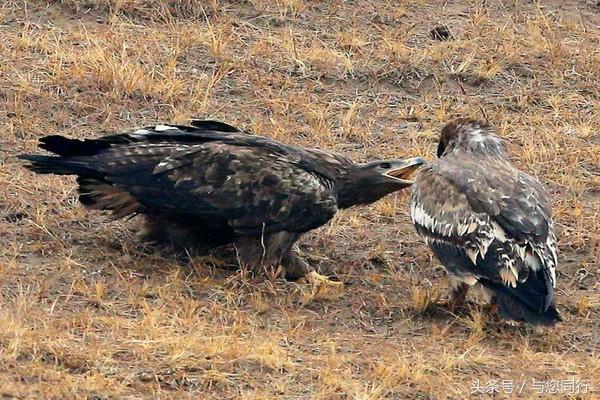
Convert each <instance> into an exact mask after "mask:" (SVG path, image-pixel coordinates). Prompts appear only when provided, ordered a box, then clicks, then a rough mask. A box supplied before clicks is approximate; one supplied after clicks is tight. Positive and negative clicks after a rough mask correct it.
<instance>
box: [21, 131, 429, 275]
mask: <svg viewBox="0 0 600 400" xmlns="http://www.w3.org/2000/svg"><path fill="white" fill-rule="evenodd" d="M39 147H41V148H42V149H45V150H47V151H49V152H51V153H54V154H55V155H51V156H48V155H30V154H25V155H20V156H19V157H20V158H21V159H24V160H26V167H27V168H28V169H30V170H31V171H34V172H36V173H40V174H57V175H76V176H77V183H78V186H79V188H78V189H79V200H80V202H81V203H82V204H84V205H85V206H87V207H89V208H93V209H101V210H110V211H111V212H112V213H113V215H114V217H116V218H122V217H127V216H133V215H136V214H141V215H143V216H144V228H143V229H142V230H141V232H140V234H141V236H142V238H143V239H146V240H148V241H151V242H161V243H167V244H172V245H174V246H176V247H179V248H184V249H188V248H214V247H218V246H222V245H227V244H233V245H234V248H235V250H236V253H237V254H236V255H237V258H238V261H239V263H240V264H241V265H242V266H246V267H248V268H250V269H253V270H258V271H261V270H267V271H278V272H277V274H276V275H277V276H281V277H285V278H288V279H290V280H295V279H298V278H300V277H303V276H307V275H308V279H309V280H310V279H311V277H312V278H313V280H315V281H319V280H320V281H328V280H327V279H326V278H325V277H323V276H322V275H319V274H317V273H316V271H315V270H314V268H313V267H312V266H310V265H309V264H308V263H307V262H306V261H305V260H304V259H303V258H302V257H301V256H300V254H299V251H298V249H297V246H295V243H296V241H297V240H298V239H299V238H300V237H301V236H302V234H303V233H305V232H307V231H310V230H312V229H315V228H318V227H320V226H322V225H324V224H325V223H327V222H328V221H329V220H330V219H331V218H332V217H333V216H334V215H335V214H336V212H337V211H338V210H340V209H346V208H349V207H353V206H357V205H361V204H369V203H372V202H374V201H376V200H378V199H380V198H381V197H383V196H385V195H387V194H389V193H392V192H395V191H398V190H400V189H403V188H406V187H409V186H410V185H411V184H412V181H411V176H412V175H413V174H414V173H415V172H416V170H417V169H418V168H419V167H420V166H421V165H422V164H423V163H424V160H423V159H421V158H419V157H414V158H408V159H393V160H380V161H373V162H368V163H356V162H353V161H351V160H350V159H348V158H346V157H344V156H342V155H339V154H335V153H330V152H327V151H323V150H320V149H308V148H301V147H297V146H294V145H290V144H284V143H281V142H278V141H275V140H273V139H270V138H267V137H264V136H258V135H253V134H249V133H248V132H244V131H242V130H240V129H238V128H235V127H233V126H231V125H228V124H225V123H223V122H218V121H200V120H194V121H192V122H191V124H190V126H181V125H156V126H153V127H146V128H143V129H139V130H136V131H134V132H130V133H117V134H112V135H108V136H104V137H100V138H97V139H83V140H80V139H70V138H66V137H63V136H59V135H51V136H46V137H43V138H41V139H40V144H39ZM329 282H333V281H329Z"/></svg>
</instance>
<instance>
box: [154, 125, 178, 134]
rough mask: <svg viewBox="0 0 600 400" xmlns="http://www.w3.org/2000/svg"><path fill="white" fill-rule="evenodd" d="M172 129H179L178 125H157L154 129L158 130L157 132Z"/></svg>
mask: <svg viewBox="0 0 600 400" xmlns="http://www.w3.org/2000/svg"><path fill="white" fill-rule="evenodd" d="M172 129H175V130H177V128H176V127H174V126H169V125H156V126H155V127H154V130H155V131H157V132H163V131H169V130H172Z"/></svg>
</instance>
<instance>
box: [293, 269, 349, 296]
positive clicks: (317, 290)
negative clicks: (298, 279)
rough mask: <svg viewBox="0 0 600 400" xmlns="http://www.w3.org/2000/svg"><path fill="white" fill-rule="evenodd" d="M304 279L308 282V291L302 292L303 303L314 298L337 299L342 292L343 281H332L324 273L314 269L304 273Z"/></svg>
mask: <svg viewBox="0 0 600 400" xmlns="http://www.w3.org/2000/svg"><path fill="white" fill-rule="evenodd" d="M305 278H306V280H307V281H308V282H309V283H310V285H311V288H310V292H305V293H303V296H302V297H303V299H302V300H303V301H302V302H303V303H304V304H307V303H310V302H311V301H313V300H316V299H327V300H332V299H337V298H339V297H340V296H341V295H342V294H343V292H344V283H343V282H337V281H332V280H331V279H329V278H328V277H326V276H325V275H321V274H319V273H317V272H316V271H310V272H308V273H307V274H306V277H305Z"/></svg>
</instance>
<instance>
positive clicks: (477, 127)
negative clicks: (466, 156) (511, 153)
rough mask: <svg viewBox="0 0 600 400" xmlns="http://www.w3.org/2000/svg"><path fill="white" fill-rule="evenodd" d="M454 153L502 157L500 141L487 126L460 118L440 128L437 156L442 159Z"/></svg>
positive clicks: (480, 122)
mask: <svg viewBox="0 0 600 400" xmlns="http://www.w3.org/2000/svg"><path fill="white" fill-rule="evenodd" d="M456 151H466V152H476V153H481V154H489V155H502V154H504V148H503V146H502V139H501V138H500V137H498V136H497V135H496V132H495V131H494V128H492V127H491V126H490V125H489V124H487V123H486V122H482V121H477V120H475V119H469V118H460V119H456V120H454V121H452V122H449V123H448V124H447V125H446V126H444V128H442V134H441V136H440V142H439V144H438V148H437V156H438V157H443V156H447V155H448V154H450V153H452V152H456Z"/></svg>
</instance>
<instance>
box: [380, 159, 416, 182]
mask: <svg viewBox="0 0 600 400" xmlns="http://www.w3.org/2000/svg"><path fill="white" fill-rule="evenodd" d="M425 163H426V161H425V160H424V159H422V158H421V157H413V158H407V159H405V160H397V161H394V162H393V163H392V168H391V169H390V170H389V171H387V172H386V173H385V175H386V176H388V177H390V178H393V179H395V180H398V181H401V182H403V183H406V184H408V185H411V184H412V183H413V181H412V177H413V176H414V175H415V174H416V172H417V170H418V169H419V168H421V166H422V165H423V164H425Z"/></svg>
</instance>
